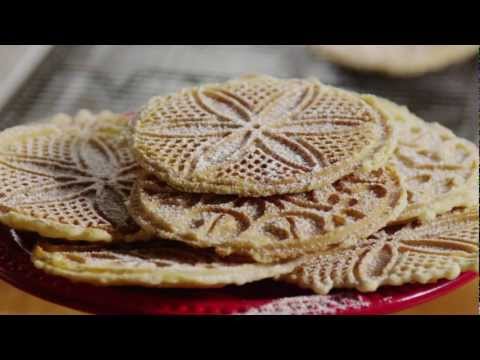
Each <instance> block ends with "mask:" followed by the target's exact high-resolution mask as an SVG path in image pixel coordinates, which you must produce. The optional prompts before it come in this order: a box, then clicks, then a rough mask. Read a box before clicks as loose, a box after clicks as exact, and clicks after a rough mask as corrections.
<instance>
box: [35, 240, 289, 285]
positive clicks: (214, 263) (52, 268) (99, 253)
mask: <svg viewBox="0 0 480 360" xmlns="http://www.w3.org/2000/svg"><path fill="white" fill-rule="evenodd" d="M32 260H33V263H34V265H35V266H36V267H37V268H39V269H41V270H43V271H45V272H47V273H50V274H52V275H57V276H62V277H65V278H68V279H70V280H73V281H80V282H87V283H90V284H95V285H102V286H120V285H127V286H128V285H134V286H145V287H166V288H168V287H173V288H214V287H222V286H225V285H230V284H235V285H243V284H245V283H248V282H252V281H257V280H262V279H266V278H271V277H276V276H279V275H283V274H287V273H289V272H291V271H292V270H293V269H294V268H295V267H296V266H298V262H287V263H280V264H269V265H266V264H256V263H242V262H238V261H233V260H227V259H224V258H221V257H219V256H218V255H216V254H215V253H214V252H212V251H210V250H204V249H196V250H192V249H191V248H190V247H188V246H186V245H183V244H181V243H177V242H173V241H155V242H148V243H136V244H115V245H109V246H101V245H58V244H57V245H55V244H51V243H49V242H45V241H41V242H40V243H39V244H38V245H37V246H36V247H35V249H34V251H33V254H32Z"/></svg>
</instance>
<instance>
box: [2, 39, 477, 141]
mask: <svg viewBox="0 0 480 360" xmlns="http://www.w3.org/2000/svg"><path fill="white" fill-rule="evenodd" d="M476 70H477V69H476V63H475V62H474V61H472V62H469V63H464V64H459V65H455V66H453V67H451V68H449V69H447V70H445V71H442V72H439V73H435V74H430V75H426V76H423V77H421V78H417V79H392V78H385V77H381V76H373V75H368V74H360V73H356V72H352V71H348V70H345V69H342V68H339V67H337V66H335V65H332V64H330V63H328V62H325V61H322V60H319V59H318V58H315V57H314V56H313V55H312V54H310V53H309V52H308V51H307V50H306V49H305V47H303V46H254V45H248V46H247V45H246V46H233V45H232V46H230V45H228V46H226V45H221V46H214V45H196V46H180V45H168V46H167V45H162V46H143V45H142V46H135V45H133V46H118V45H82V46H57V47H56V48H55V50H54V51H53V52H52V53H51V54H50V56H49V57H48V58H47V60H46V61H45V62H44V63H43V64H42V65H41V66H39V67H38V68H37V70H36V71H35V72H34V74H33V75H32V76H31V78H30V79H29V80H28V81H27V82H26V83H25V85H24V86H23V87H22V88H21V89H20V90H19V91H18V92H17V93H16V95H15V96H14V97H13V98H12V100H11V101H10V102H9V103H8V104H7V106H6V107H5V108H4V109H3V110H2V111H1V113H0V130H1V129H3V128H6V127H8V126H12V125H15V124H23V123H28V122H33V121H38V120H39V119H42V118H45V117H47V116H50V115H52V114H55V113H58V112H65V113H75V112H76V111H77V110H78V109H82V108H88V109H91V110H93V111H98V110H103V109H110V110H112V111H117V112H123V111H130V110H132V109H133V110H134V109H137V108H138V107H139V106H140V105H141V104H143V103H144V102H145V101H146V100H148V99H149V98H150V97H151V96H154V95H160V94H167V93H170V92H173V91H175V90H178V89H180V88H183V87H188V86H192V85H194V84H198V83H205V82H219V81H224V80H226V79H228V78H231V77H236V76H239V75H242V74H245V73H267V74H271V75H275V76H279V77H309V76H314V77H317V78H319V79H320V80H321V81H323V82H325V83H328V84H331V85H337V86H341V87H345V88H348V89H351V90H355V91H360V92H369V93H374V94H377V95H380V96H385V97H387V98H390V99H392V100H393V101H396V102H398V103H401V104H404V105H407V106H409V108H410V109H411V110H412V111H414V112H415V113H417V114H418V115H419V116H421V117H423V118H424V119H426V120H427V121H437V122H439V123H442V124H444V125H446V126H447V127H449V128H451V129H452V130H453V131H455V133H457V134H458V135H460V136H463V137H466V138H468V139H470V140H472V141H475V142H478V123H477V120H476V119H477V116H478V105H477V101H478V96H477V95H478V83H477V74H476Z"/></svg>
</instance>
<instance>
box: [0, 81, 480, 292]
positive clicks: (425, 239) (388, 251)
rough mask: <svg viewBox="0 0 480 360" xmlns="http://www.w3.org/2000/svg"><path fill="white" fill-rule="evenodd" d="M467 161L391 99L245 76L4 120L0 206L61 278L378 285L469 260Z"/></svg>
mask: <svg viewBox="0 0 480 360" xmlns="http://www.w3.org/2000/svg"><path fill="white" fill-rule="evenodd" d="M478 161H479V160H478V149H477V147H476V146H475V145H473V144H472V143H470V142H468V141H466V140H463V139H460V138H458V137H456V136H455V135H454V134H453V133H452V132H451V131H450V130H447V129H446V128H444V127H442V126H440V125H438V124H435V123H427V122H425V121H423V120H421V119H419V118H418V117H416V116H415V115H413V114H412V113H410V112H409V111H408V110H407V109H406V108H404V107H401V106H399V105H396V104H394V103H392V102H390V101H388V100H385V99H381V98H378V97H375V96H372V95H360V94H356V93H353V92H350V91H346V90H342V89H338V88H334V87H331V86H327V85H324V84H322V83H320V82H318V81H317V80H314V79H307V80H299V79H286V80H285V79H276V78H273V77H269V76H246V77H242V78H240V79H235V80H232V81H229V82H226V83H224V84H208V85H204V86H200V87H196V88H190V89H184V90H181V91H179V92H178V93H175V94H172V95H168V96H163V97H156V98H153V99H151V100H150V101H149V102H148V103H147V104H146V105H145V106H144V107H143V108H142V109H141V110H140V111H139V112H138V113H136V114H135V115H134V116H129V115H122V114H113V113H110V112H102V113H99V114H92V113H90V112H88V111H80V112H79V113H78V114H77V115H76V116H75V117H69V116H66V115H58V116H55V117H54V118H53V119H51V120H50V121H49V122H47V123H43V124H41V125H31V126H19V127H15V128H12V129H8V130H6V131H4V132H3V133H0V222H2V223H3V224H5V225H7V226H9V227H12V228H14V229H17V230H24V231H33V232H37V233H38V234H40V235H41V236H40V237H39V238H40V240H39V241H38V243H37V244H36V246H35V249H34V251H33V253H32V261H33V263H34V264H35V266H36V267H37V268H39V269H42V270H44V271H46V272H48V273H50V274H54V275H58V276H63V277H66V278H69V279H71V280H73V281H82V282H87V283H91V284H96V285H105V286H114V285H137V286H146V287H173V288H175V287H178V288H188V287H191V288H197V287H221V286H225V285H230V284H235V285H243V284H245V283H249V282H253V281H258V280H262V279H267V278H275V279H277V280H279V281H286V282H289V283H293V284H297V285H298V286H301V287H304V288H309V289H312V290H313V291H314V292H316V293H319V294H326V293H328V292H329V291H330V290H331V289H333V288H355V289H358V290H360V291H375V290H376V289H377V288H378V287H379V286H382V285H401V284H405V283H413V282H420V283H427V282H432V281H436V280H438V279H443V278H446V279H453V278H455V277H457V276H458V275H459V274H460V273H461V272H462V271H468V270H477V271H478V221H479V215H478Z"/></svg>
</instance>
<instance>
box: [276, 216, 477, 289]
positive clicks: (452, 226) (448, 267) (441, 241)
mask: <svg viewBox="0 0 480 360" xmlns="http://www.w3.org/2000/svg"><path fill="white" fill-rule="evenodd" d="M478 221H479V214H478V208H477V209H465V210H459V211H454V212H450V213H447V214H444V215H442V216H440V217H438V218H437V219H435V220H433V221H431V222H426V223H424V224H420V225H418V224H414V223H410V224H408V225H405V226H404V227H403V228H401V229H400V230H398V231H396V232H393V233H391V234H389V233H388V232H385V231H383V232H380V233H378V234H375V235H374V236H372V237H370V238H369V239H368V240H364V241H362V242H360V243H359V244H357V245H355V246H353V247H351V248H350V249H344V250H339V251H334V252H333V253H332V254H328V255H319V256H317V257H314V258H313V259H310V260H309V261H308V262H306V263H305V264H303V265H301V266H299V267H298V268H297V269H296V270H295V271H294V272H292V273H291V274H289V275H287V276H285V277H284V278H283V280H285V281H287V282H290V283H293V284H296V285H299V286H301V287H304V288H309V289H312V290H313V291H315V292H316V293H318V294H327V293H328V292H329V291H330V290H332V289H334V288H336V289H345V288H354V289H357V290H359V291H362V292H372V291H376V290H377V289H378V288H379V287H380V286H384V285H395V286H399V285H403V284H407V283H422V284H425V283H428V282H434V281H436V280H439V279H450V280H451V279H454V278H456V277H457V276H458V275H460V273H461V272H462V271H468V270H474V271H478V230H479V229H478ZM387 230H388V229H387Z"/></svg>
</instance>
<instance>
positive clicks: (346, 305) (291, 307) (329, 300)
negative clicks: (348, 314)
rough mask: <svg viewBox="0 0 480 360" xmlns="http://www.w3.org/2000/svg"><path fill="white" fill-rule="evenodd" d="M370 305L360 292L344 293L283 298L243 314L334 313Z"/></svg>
mask: <svg viewBox="0 0 480 360" xmlns="http://www.w3.org/2000/svg"><path fill="white" fill-rule="evenodd" d="M368 306H370V301H368V300H366V299H365V297H364V296H362V295H360V294H352V293H344V294H332V295H311V296H296V297H290V298H283V299H280V300H275V301H272V302H270V303H268V304H266V305H263V306H260V307H258V308H254V309H251V310H248V311H247V312H245V313H243V315H335V314H337V313H339V312H341V311H345V310H350V309H352V310H353V309H357V310H358V309H361V308H366V307H368Z"/></svg>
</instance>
